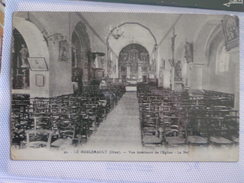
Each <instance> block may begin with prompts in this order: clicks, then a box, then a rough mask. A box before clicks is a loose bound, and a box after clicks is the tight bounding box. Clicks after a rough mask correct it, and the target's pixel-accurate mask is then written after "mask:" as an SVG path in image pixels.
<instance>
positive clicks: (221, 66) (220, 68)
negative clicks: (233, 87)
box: [216, 46, 230, 74]
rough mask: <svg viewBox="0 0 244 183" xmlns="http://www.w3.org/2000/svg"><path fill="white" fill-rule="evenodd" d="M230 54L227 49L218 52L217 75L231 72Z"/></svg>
mask: <svg viewBox="0 0 244 183" xmlns="http://www.w3.org/2000/svg"><path fill="white" fill-rule="evenodd" d="M229 62H230V54H229V53H228V52H227V51H226V49H225V47H224V46H223V47H221V49H219V50H218V52H217V56H216V74H219V73H222V72H228V71H229Z"/></svg>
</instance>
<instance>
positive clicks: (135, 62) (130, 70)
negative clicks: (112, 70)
mask: <svg viewBox="0 0 244 183" xmlns="http://www.w3.org/2000/svg"><path fill="white" fill-rule="evenodd" d="M149 66H150V63H149V53H148V50H147V49H146V48H145V47H144V46H142V45H140V44H136V43H133V44H129V45H127V46H125V47H124V48H123V49H122V50H121V51H120V54H119V61H118V67H119V77H120V78H122V79H124V80H125V79H126V78H127V79H137V80H138V79H139V80H140V79H142V78H143V77H147V76H148V74H149V70H148V69H149Z"/></svg>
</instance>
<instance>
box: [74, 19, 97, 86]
mask: <svg viewBox="0 0 244 183" xmlns="http://www.w3.org/2000/svg"><path fill="white" fill-rule="evenodd" d="M71 42H72V80H73V81H78V80H79V81H80V82H82V81H83V82H85V83H86V82H88V81H89V80H90V78H91V76H92V73H91V72H92V63H91V62H92V60H91V59H92V58H91V57H90V52H91V44H90V39H89V35H88V33H87V30H86V25H85V24H84V23H82V22H78V23H77V24H76V25H75V27H74V30H73V32H72V35H71ZM85 68H87V69H85ZM80 84H81V83H80Z"/></svg>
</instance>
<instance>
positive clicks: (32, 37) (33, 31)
mask: <svg viewBox="0 0 244 183" xmlns="http://www.w3.org/2000/svg"><path fill="white" fill-rule="evenodd" d="M13 27H14V28H15V29H16V30H18V32H19V33H20V34H21V35H22V37H23V38H24V40H25V43H26V46H27V47H28V52H29V57H42V58H45V61H46V63H47V66H48V68H49V66H50V63H49V59H50V55H49V49H48V46H47V42H46V40H45V38H44V36H43V34H42V32H41V31H40V30H39V29H38V28H37V26H36V25H35V24H34V23H32V22H30V21H27V20H26V19H24V18H20V17H14V19H13ZM36 74H42V75H43V76H44V78H45V86H43V87H41V88H40V87H37V86H36V84H35V76H36ZM29 77H30V85H29V93H30V94H31V97H37V96H38V97H48V96H49V72H48V71H31V70H30V75H29ZM24 92H26V93H28V91H24Z"/></svg>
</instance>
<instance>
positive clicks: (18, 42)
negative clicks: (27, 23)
mask: <svg viewBox="0 0 244 183" xmlns="http://www.w3.org/2000/svg"><path fill="white" fill-rule="evenodd" d="M12 47H13V49H12V50H13V51H12V87H13V89H28V88H29V84H30V79H29V74H30V71H29V68H28V61H27V57H29V51H28V47H27V45H26V42H25V40H24V38H23V36H22V35H21V34H20V32H19V31H18V30H17V29H14V30H13V39H12Z"/></svg>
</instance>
